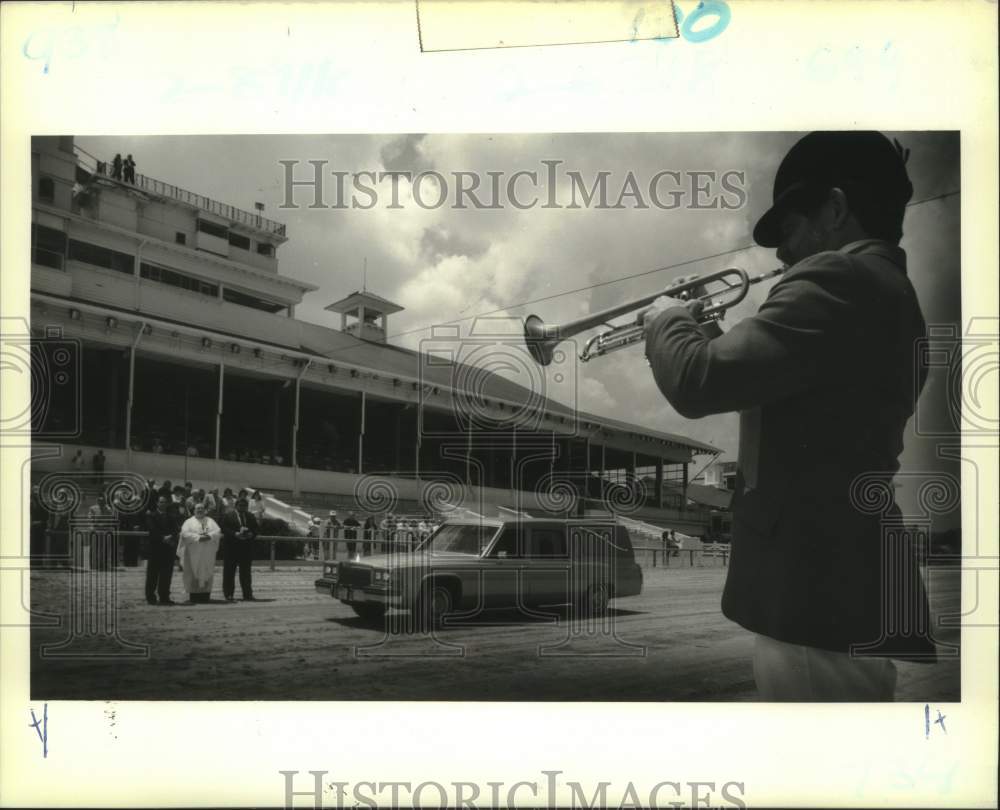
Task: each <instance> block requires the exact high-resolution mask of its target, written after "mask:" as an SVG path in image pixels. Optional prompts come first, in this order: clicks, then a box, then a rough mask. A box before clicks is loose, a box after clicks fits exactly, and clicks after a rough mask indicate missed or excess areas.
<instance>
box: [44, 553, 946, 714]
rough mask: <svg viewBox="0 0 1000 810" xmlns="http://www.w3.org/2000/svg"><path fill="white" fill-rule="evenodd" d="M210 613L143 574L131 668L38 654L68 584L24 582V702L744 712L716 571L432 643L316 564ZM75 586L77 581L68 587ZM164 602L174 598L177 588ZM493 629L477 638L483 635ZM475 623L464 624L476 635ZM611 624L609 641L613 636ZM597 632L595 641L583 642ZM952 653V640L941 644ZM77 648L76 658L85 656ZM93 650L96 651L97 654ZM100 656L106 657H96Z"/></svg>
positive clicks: (134, 608)
mask: <svg viewBox="0 0 1000 810" xmlns="http://www.w3.org/2000/svg"><path fill="white" fill-rule="evenodd" d="M221 573H222V572H221V568H217V570H216V579H215V591H214V593H213V597H214V599H215V601H213V602H212V603H211V604H208V605H196V606H185V605H178V606H175V607H159V606H152V605H147V604H146V602H145V599H144V597H143V581H144V572H143V571H142V570H136V569H129V570H123V571H119V572H117V589H118V597H117V604H118V611H117V613H116V614H115V617H116V622H117V629H118V634H119V637H120V638H121V639H123V640H124V641H126V642H131V643H134V644H139V645H148V654H146V655H144V656H140V657H132V658H99V657H94V656H92V655H84V656H80V657H76V658H51V657H48V656H46V657H44V658H41V657H40V656H39V649H40V646H41V645H45V644H49V645H51V644H58V643H59V642H60V641H63V640H65V639H67V638H68V637H70V630H69V627H70V611H69V605H70V598H71V595H70V576H71V575H70V574H69V573H68V572H65V571H64V572H57V571H46V572H35V573H33V574H32V576H31V600H32V607H33V609H34V610H35V611H41V612H43V613H48V614H54V615H56V616H59V617H60V619H61V626H60V627H56V628H49V627H42V626H41V624H42V621H43V620H42V619H37V620H36V621H35V622H34V623H33V627H32V673H31V697H32V698H33V699H52V700H56V699H105V700H157V699H167V700H208V699H214V700H428V699H431V700H544V701H559V700H563V701H567V700H594V701H614V700H636V701H732V700H737V701H741V700H755V699H756V691H755V689H754V684H753V673H752V670H751V663H750V659H751V653H752V648H753V636H752V635H751V634H750V633H748V632H747V631H745V630H743V629H742V628H740V627H739V626H737V625H735V624H733V623H732V622H730V621H728V620H727V619H725V618H724V617H723V616H722V614H721V612H720V610H719V601H720V595H721V592H722V585H723V582H724V578H725V571H724V569H722V568H721V567H720V568H679V569H678V568H671V569H664V568H655V569H650V568H647V569H645V571H644V574H645V588H644V591H643V594H642V595H641V596H638V597H632V598H628V599H622V600H620V602H612V605H613V606H615V608H614V610H613V611H612V618H613V624H612V625H607V626H604V627H600V626H596V625H588V623H587V622H583V621H579V620H569V619H568V617H567V614H566V611H565V609H563V610H559V609H552V611H553V613H555V614H556V615H557V620H554V621H553V620H551V619H544V618H528V617H524V616H518V615H516V614H514V613H499V614H496V613H493V614H482V615H481V616H479V617H477V618H475V619H472V620H466V621H463V622H457V623H456V624H455V625H454V626H450V627H445V628H443V629H442V630H441V631H439V632H438V633H437V635H436V637H431V636H429V635H427V634H422V633H413V632H406V627H405V626H406V625H407V624H408V619H407V618H406V617H407V614H390V632H389V633H386V632H385V630H384V629H383V628H376V627H373V626H371V625H367V624H365V623H364V622H362V621H361V620H360V619H358V618H357V617H356V616H355V615H354V613H353V612H352V611H351V610H350V608H348V607H347V606H345V605H343V604H341V603H340V602H338V601H335V600H333V599H331V598H330V597H328V596H324V595H322V594H319V593H316V592H315V590H314V589H313V581H314V580H315V579H316V577H317V576H318V575H319V569H318V568H315V567H307V566H302V567H296V568H284V569H281V568H279V569H278V570H277V571H274V572H271V571H268V570H267V569H266V564H265V567H262V568H257V569H255V571H254V590H255V592H256V595H257V597H258V599H260V600H261V601H257V602H245V603H244V602H237V603H235V604H229V603H226V602H224V601H221V594H220V585H221ZM74 576H79V575H74ZM928 587H929V590H930V594H931V602H932V610H933V611H934V612H935V614H939V613H942V612H947V613H957V612H958V602H959V578H958V571H957V570H955V569H938V570H932V571H931V572H930V574H929V577H928ZM173 596H174V598H175V599H183V598H184V593H183V591H182V590H181V587H180V575H179V574H176V575H175V578H174V587H173ZM486 621H488V622H490V624H489V625H484V624H483V622H486ZM473 622H475V624H473ZM612 626H613V633H612V632H609V631H610V630H611V627H612ZM588 629H592V630H595V631H598V632H595V633H593V634H588V633H587V632H586V631H587V630H588ZM936 637H937V639H938V641H939V642H941V641H944V642H949V643H952V644H957V643H958V631H957V629H948V630H945V631H937V632H936ZM89 644H91V642H90V641H87V640H82V641H80V643H79V644H77V643H76V642H75V641H74V646H73V647H71V648H70V649H71V651H76V650H78V649H82V650H84V651H87V650H89V649H91V648H90V647H88V645H89ZM99 648H101V647H100V645H98V646H96V647H94V651H97V649H99ZM102 649H104V651H108V650H109V649H110V650H111V651H114V650H115V649H117V648H109V647H107V645H104V647H103V648H102ZM897 667H898V669H899V687H898V690H897V700H913V701H921V702H923V701H938V702H943V701H949V700H958V699H959V698H960V694H959V689H960V672H959V662H958V660H956V659H949V660H945V661H943V662H941V663H938V664H935V665H921V664H907V663H898V664H897Z"/></svg>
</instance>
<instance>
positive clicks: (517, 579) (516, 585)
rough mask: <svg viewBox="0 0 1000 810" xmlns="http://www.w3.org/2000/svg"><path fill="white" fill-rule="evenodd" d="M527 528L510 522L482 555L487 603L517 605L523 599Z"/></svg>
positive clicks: (491, 604) (485, 601) (498, 605)
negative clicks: (483, 556)
mask: <svg viewBox="0 0 1000 810" xmlns="http://www.w3.org/2000/svg"><path fill="white" fill-rule="evenodd" d="M524 543H525V538H524V529H523V528H522V527H521V526H520V525H519V524H514V523H509V524H507V525H506V526H504V528H503V531H502V532H501V533H500V536H499V537H498V538H497V540H496V542H495V543H494V544H493V548H492V549H490V551H489V552H488V553H487V555H486V557H485V558H484V559H483V565H482V572H483V601H484V603H485V605H486V607H515V606H517V605H519V604H520V603H522V602H523V601H524V590H523V589H524V585H523V570H524Z"/></svg>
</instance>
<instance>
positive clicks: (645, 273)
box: [386, 189, 961, 340]
mask: <svg viewBox="0 0 1000 810" xmlns="http://www.w3.org/2000/svg"><path fill="white" fill-rule="evenodd" d="M960 193H961V189H956V190H954V191H946V192H944V193H943V194H936V195H934V196H933V197H924V198H923V199H920V200H913V201H912V202H908V203H907V204H906V207H907V208H913V207H914V206H916V205H922V204H923V203H928V202H933V201H934V200H943V199H945V198H946V197H954V196H955V195H956V194H960ZM754 247H757V245H755V244H752V243H751V244H749V245H742V246H740V247H736V248H731V249H730V250H723V251H720V252H719V253H712V254H709V255H707V256H699V257H697V258H694V259H686V260H685V261H682V262H674V263H673V264H666V265H664V266H663V267H654V268H653V269H652V270H643V271H641V272H639V273H632V274H631V275H628V276H619V277H618V278H613V279H609V280H607V281H598V282H596V283H594V284H588V285H587V286H585V287H575V288H573V289H571V290H562V291H561V292H557V293H552V295H545V296H542V297H541V298H532V299H531V300H529V301H522V302H521V303H519V304H510V305H508V306H505V307H500V308H499V309H491V310H489V311H487V312H480V313H478V314H476V315H466V316H465V317H464V318H454V319H452V320H450V321H442V322H438V323H434V324H431V325H429V326H418V327H417V328H415V329H408V330H407V331H405V332H396V333H395V334H394V335H390V336H389V337H387V338H386V340H389V339H391V338H397V337H405V336H406V335H415V334H417V333H418V332H426V331H427V330H428V329H433V328H434V327H435V326H446V325H451V324H458V323H462V322H463V321H473V320H475V319H476V318H485V317H488V316H489V315H496V314H497V313H499V312H508V311H509V310H512V309H520V308H521V307H526V306H529V305H531V304H540V303H542V302H543V301H552V300H553V299H556V298H562V297H564V296H567V295H575V294H576V293H580V292H586V291H587V290H595V289H597V288H598V287H607V286H609V285H611V284H619V283H620V282H622V281H629V280H630V279H633V278H641V277H642V276H651V275H653V274H654V273H662V272H664V271H666V270H676V269H677V268H679V267H687V266H688V265H691V264H697V263H698V262H704V261H708V260H709V259H718V258H721V257H722V256H730V255H732V254H733V253H741V252H742V251H744V250H749V249H750V248H754Z"/></svg>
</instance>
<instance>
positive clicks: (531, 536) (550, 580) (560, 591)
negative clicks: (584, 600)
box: [524, 525, 570, 605]
mask: <svg viewBox="0 0 1000 810" xmlns="http://www.w3.org/2000/svg"><path fill="white" fill-rule="evenodd" d="M569 576H570V566H569V551H568V546H567V543H566V527H565V526H564V525H551V526H531V527H530V529H529V531H528V536H527V546H526V548H525V560H524V577H525V590H526V593H527V597H528V601H529V602H530V603H531V604H536V605H539V604H541V605H561V604H564V603H565V602H568V601H569Z"/></svg>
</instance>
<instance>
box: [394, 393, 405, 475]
mask: <svg viewBox="0 0 1000 810" xmlns="http://www.w3.org/2000/svg"><path fill="white" fill-rule="evenodd" d="M396 405H397V407H396V420H395V424H394V425H393V443H394V444H395V445H396V450H395V455H394V458H393V461H392V468H393V469H394V470H396V472H400V471H401V470H402V465H401V464H400V463H399V462H400V458H399V445H400V439H401V438H402V435H401V434H402V424H401V423H402V419H403V408H402V405H401V404H400V403H396Z"/></svg>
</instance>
